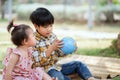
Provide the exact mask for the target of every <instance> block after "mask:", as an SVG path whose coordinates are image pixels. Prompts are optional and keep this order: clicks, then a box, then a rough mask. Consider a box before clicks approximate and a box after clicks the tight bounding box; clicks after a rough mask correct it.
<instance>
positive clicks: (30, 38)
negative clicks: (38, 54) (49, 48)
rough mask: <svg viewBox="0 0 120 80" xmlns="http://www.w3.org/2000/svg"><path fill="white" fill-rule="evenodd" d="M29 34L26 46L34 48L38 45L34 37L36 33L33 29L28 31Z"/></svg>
mask: <svg viewBox="0 0 120 80" xmlns="http://www.w3.org/2000/svg"><path fill="white" fill-rule="evenodd" d="M27 34H28V40H27V41H26V44H27V46H28V47H32V46H35V45H36V39H35V36H34V31H33V30H32V29H28V30H27Z"/></svg>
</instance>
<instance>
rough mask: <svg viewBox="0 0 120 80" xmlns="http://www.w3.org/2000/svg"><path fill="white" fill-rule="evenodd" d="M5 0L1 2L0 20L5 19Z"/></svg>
mask: <svg viewBox="0 0 120 80" xmlns="http://www.w3.org/2000/svg"><path fill="white" fill-rule="evenodd" d="M4 4H5V0H1V18H2V19H4V18H5V9H4Z"/></svg>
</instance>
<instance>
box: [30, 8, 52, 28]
mask: <svg viewBox="0 0 120 80" xmlns="http://www.w3.org/2000/svg"><path fill="white" fill-rule="evenodd" d="M30 20H31V22H32V23H33V24H36V25H38V26H46V25H49V24H53V23H54V17H53V15H52V14H51V12H50V11H49V10H47V9H46V8H37V9H36V10H35V11H33V12H32V13H31V15H30Z"/></svg>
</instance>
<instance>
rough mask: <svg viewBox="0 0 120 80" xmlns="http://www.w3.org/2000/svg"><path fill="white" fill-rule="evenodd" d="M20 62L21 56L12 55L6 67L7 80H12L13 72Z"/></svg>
mask: <svg viewBox="0 0 120 80" xmlns="http://www.w3.org/2000/svg"><path fill="white" fill-rule="evenodd" d="M18 60H19V55H16V54H13V53H12V54H11V56H10V60H9V63H8V65H7V66H6V75H5V80H12V71H13V69H14V66H15V65H16V63H17V62H18Z"/></svg>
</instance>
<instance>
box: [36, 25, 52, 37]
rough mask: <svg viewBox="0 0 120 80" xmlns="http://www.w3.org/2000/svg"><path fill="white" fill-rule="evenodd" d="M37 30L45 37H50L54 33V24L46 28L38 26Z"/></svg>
mask: <svg viewBox="0 0 120 80" xmlns="http://www.w3.org/2000/svg"><path fill="white" fill-rule="evenodd" d="M35 28H36V30H37V31H38V32H39V33H40V34H41V35H42V36H43V37H48V36H50V34H51V33H52V24H50V25H46V26H36V27H35Z"/></svg>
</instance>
